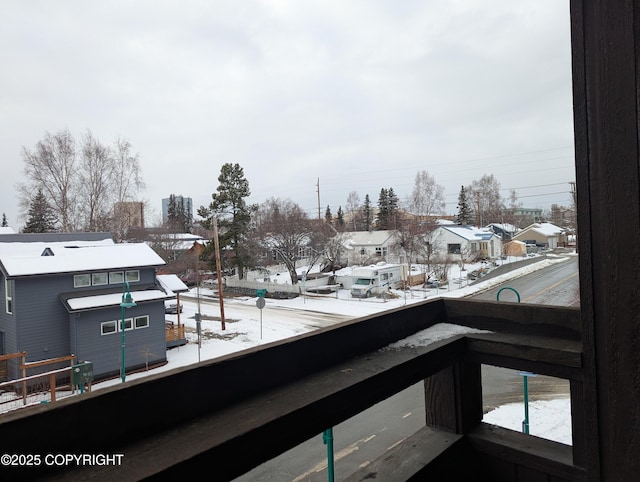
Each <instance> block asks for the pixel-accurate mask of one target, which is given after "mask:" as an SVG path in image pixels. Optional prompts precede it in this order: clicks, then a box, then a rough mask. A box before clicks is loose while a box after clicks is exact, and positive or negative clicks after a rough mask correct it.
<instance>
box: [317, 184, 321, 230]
mask: <svg viewBox="0 0 640 482" xmlns="http://www.w3.org/2000/svg"><path fill="white" fill-rule="evenodd" d="M316 191H317V193H318V221H322V218H321V217H320V178H318V182H317V184H316Z"/></svg>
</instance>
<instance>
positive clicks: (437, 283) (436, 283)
mask: <svg viewBox="0 0 640 482" xmlns="http://www.w3.org/2000/svg"><path fill="white" fill-rule="evenodd" d="M439 286H440V281H438V280H437V279H429V280H427V282H426V283H425V284H424V287H425V288H438V287H439Z"/></svg>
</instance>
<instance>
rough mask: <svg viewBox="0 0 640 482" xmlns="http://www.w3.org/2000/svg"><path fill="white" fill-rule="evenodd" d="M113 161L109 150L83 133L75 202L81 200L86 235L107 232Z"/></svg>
mask: <svg viewBox="0 0 640 482" xmlns="http://www.w3.org/2000/svg"><path fill="white" fill-rule="evenodd" d="M113 167H114V161H113V158H112V156H111V153H110V152H109V149H108V148H107V147H105V146H103V145H102V144H100V142H99V141H98V139H96V138H95V137H94V136H93V134H92V133H91V131H89V130H87V132H86V133H85V135H84V136H83V138H82V146H81V149H80V169H79V174H78V176H79V181H80V183H79V186H78V194H79V196H78V197H79V198H80V199H82V200H83V202H82V204H81V206H80V210H81V212H82V213H83V216H82V218H83V222H84V226H83V228H84V229H86V230H88V231H105V230H108V229H109V218H110V216H111V211H112V203H111V201H112V193H113V177H114V176H113V174H114V172H113Z"/></svg>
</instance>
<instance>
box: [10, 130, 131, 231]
mask: <svg viewBox="0 0 640 482" xmlns="http://www.w3.org/2000/svg"><path fill="white" fill-rule="evenodd" d="M22 159H23V162H24V167H23V170H24V181H23V182H21V183H19V184H18V185H17V186H16V187H17V190H18V198H19V206H20V208H21V211H22V212H23V213H27V222H26V226H25V228H24V229H23V232H46V231H61V232H73V231H80V230H81V231H108V232H111V233H113V234H114V235H115V236H116V237H117V238H118V239H122V237H123V236H124V235H125V232H126V228H127V227H128V225H129V221H130V220H129V219H128V216H127V212H128V211H127V210H126V209H121V210H118V209H116V206H118V204H119V203H126V202H131V201H135V200H137V198H138V193H139V191H140V190H141V189H142V188H143V186H144V184H143V181H142V172H141V168H140V162H139V156H138V154H136V153H134V152H133V147H132V145H131V143H130V142H129V141H128V140H127V139H123V138H120V137H118V138H116V139H114V141H113V142H112V143H111V144H110V145H105V144H103V143H102V142H101V141H100V140H99V139H98V138H97V137H95V136H94V135H93V134H92V132H91V131H90V130H87V131H86V132H85V133H84V134H83V135H82V137H81V138H80V139H79V140H76V139H75V138H74V137H73V135H72V134H71V133H70V132H69V130H67V129H64V130H61V131H58V132H56V133H50V132H46V133H45V135H44V138H43V139H42V140H40V141H38V142H37V143H36V145H35V146H34V147H33V148H27V147H23V148H22Z"/></svg>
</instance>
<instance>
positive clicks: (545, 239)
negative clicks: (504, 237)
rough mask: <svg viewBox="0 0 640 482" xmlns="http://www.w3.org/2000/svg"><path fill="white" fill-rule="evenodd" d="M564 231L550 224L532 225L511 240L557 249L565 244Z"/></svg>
mask: <svg viewBox="0 0 640 482" xmlns="http://www.w3.org/2000/svg"><path fill="white" fill-rule="evenodd" d="M565 236H566V235H565V232H564V229H562V228H560V227H558V226H556V225H555V224H551V223H534V224H531V225H529V226H527V227H526V228H524V229H523V230H522V231H520V232H519V233H518V234H516V235H515V236H514V237H513V239H514V240H516V241H523V242H524V243H527V244H536V245H544V246H546V247H547V248H549V249H553V248H557V247H558V246H559V245H560V244H561V243H563V242H566V239H565Z"/></svg>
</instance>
